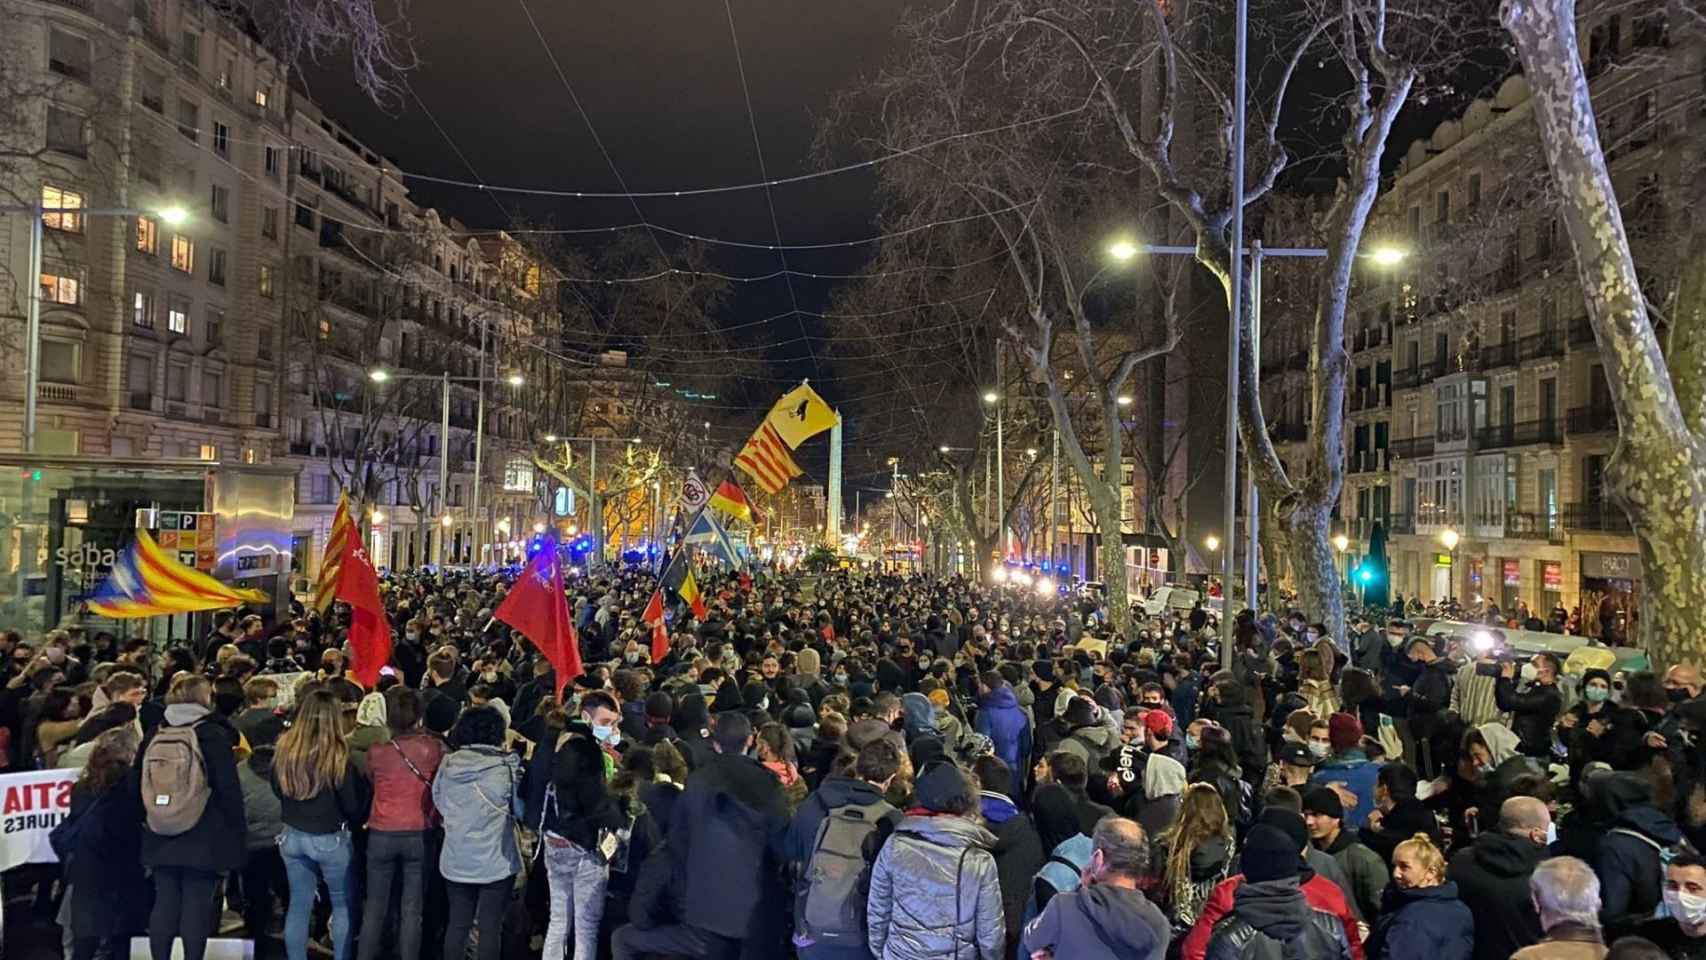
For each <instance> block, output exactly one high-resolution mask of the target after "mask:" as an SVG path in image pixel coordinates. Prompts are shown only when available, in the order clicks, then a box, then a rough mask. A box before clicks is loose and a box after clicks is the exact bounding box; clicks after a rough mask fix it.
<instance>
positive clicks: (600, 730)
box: [592, 724, 622, 747]
mask: <svg viewBox="0 0 1706 960" xmlns="http://www.w3.org/2000/svg"><path fill="white" fill-rule="evenodd" d="M592 737H593V739H594V740H597V741H598V742H599V743H603V744H607V745H609V746H612V747H614V746H615V745H616V744H617V743H619V742H620V741H621V739H622V732H621V731H620V730H617V729H616V728H615V727H601V726H599V725H597V724H593V727H592Z"/></svg>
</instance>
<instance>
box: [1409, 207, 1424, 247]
mask: <svg viewBox="0 0 1706 960" xmlns="http://www.w3.org/2000/svg"><path fill="white" fill-rule="evenodd" d="M1421 236H1422V208H1421V207H1411V208H1410V237H1411V239H1420V238H1421Z"/></svg>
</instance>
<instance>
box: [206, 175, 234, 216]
mask: <svg viewBox="0 0 1706 960" xmlns="http://www.w3.org/2000/svg"><path fill="white" fill-rule="evenodd" d="M211 194H212V195H211V197H210V198H209V200H208V210H209V212H210V213H212V214H213V219H215V220H218V221H219V222H220V223H230V222H231V188H230V187H222V186H220V185H219V184H217V183H216V184H213V186H212V189H211Z"/></svg>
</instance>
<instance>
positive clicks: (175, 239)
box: [172, 233, 195, 273]
mask: <svg viewBox="0 0 1706 960" xmlns="http://www.w3.org/2000/svg"><path fill="white" fill-rule="evenodd" d="M172 269H173V270H177V271H178V272H180V273H190V272H191V271H193V270H195V241H194V240H191V239H190V238H189V237H186V236H184V235H183V234H181V233H174V234H172Z"/></svg>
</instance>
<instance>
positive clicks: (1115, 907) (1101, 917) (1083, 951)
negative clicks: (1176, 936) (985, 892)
mask: <svg viewBox="0 0 1706 960" xmlns="http://www.w3.org/2000/svg"><path fill="white" fill-rule="evenodd" d="M1092 844H1093V852H1092V853H1091V854H1090V864H1089V866H1087V867H1086V868H1085V870H1084V885H1083V886H1081V887H1079V888H1078V889H1077V890H1072V891H1068V892H1066V893H1061V894H1057V895H1056V896H1054V897H1053V898H1052V899H1050V900H1049V903H1048V906H1047V907H1046V908H1045V909H1044V910H1043V912H1042V913H1041V914H1040V915H1039V916H1038V917H1037V918H1036V919H1035V920H1032V921H1031V922H1030V923H1029V924H1028V925H1026V927H1025V934H1024V939H1023V940H1022V942H1021V943H1020V949H1019V955H1020V956H1024V957H1035V956H1037V955H1039V954H1042V955H1045V956H1050V957H1058V958H1060V960H1068V958H1071V960H1104V958H1105V960H1124V958H1128V957H1130V958H1136V960H1161V958H1162V957H1164V956H1166V954H1167V942H1168V940H1169V939H1171V937H1172V931H1171V929H1170V928H1169V925H1168V922H1167V918H1166V917H1164V916H1162V914H1161V911H1160V910H1157V909H1156V908H1155V905H1154V904H1152V903H1150V902H1149V899H1148V898H1147V897H1145V896H1144V895H1143V892H1142V891H1140V890H1139V889H1138V888H1137V884H1138V881H1139V880H1140V879H1142V878H1143V877H1144V876H1145V875H1146V874H1147V873H1148V869H1149V842H1148V838H1147V837H1145V836H1144V835H1143V828H1142V827H1139V826H1138V825H1137V824H1136V823H1134V822H1132V821H1130V820H1126V819H1123V818H1120V817H1109V818H1107V819H1106V820H1103V821H1102V822H1101V823H1098V824H1097V825H1096V831H1095V834H1094V836H1093V838H1092Z"/></svg>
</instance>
